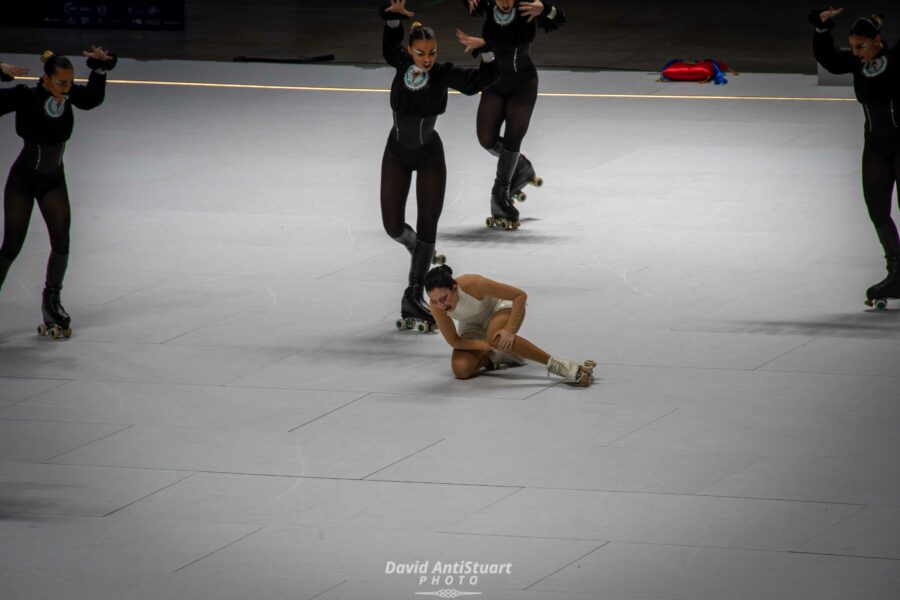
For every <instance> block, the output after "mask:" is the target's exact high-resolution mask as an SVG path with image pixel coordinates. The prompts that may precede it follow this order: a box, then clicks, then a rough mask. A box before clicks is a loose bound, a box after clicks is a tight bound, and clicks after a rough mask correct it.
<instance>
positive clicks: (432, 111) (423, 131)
mask: <svg viewBox="0 0 900 600" xmlns="http://www.w3.org/2000/svg"><path fill="white" fill-rule="evenodd" d="M393 24H394V23H393V22H390V21H389V22H388V23H387V24H385V26H384V35H383V38H382V45H383V53H384V59H385V60H386V61H387V63H388V64H389V65H391V66H392V67H394V69H395V70H396V73H395V75H394V80H393V82H392V83H391V108H392V109H393V111H394V135H395V136H396V138H397V141H399V142H401V143H402V144H403V145H404V146H406V147H416V146H419V145H422V144H425V143H427V142H428V138H429V137H430V136H431V135H432V133H433V131H434V125H435V122H436V121H437V117H438V115H441V114H443V113H444V112H445V111H446V110H447V90H448V89H450V88H452V89H454V90H458V91H459V92H462V93H463V94H466V95H467V96H472V95H474V94H477V93H478V92H480V91H482V90H484V89H485V88H487V87H489V86H490V85H491V84H492V83H494V82H495V81H496V80H497V78H498V77H499V75H500V74H499V72H498V70H497V67H496V65H495V63H494V61H493V60H491V58H492V57H483V59H482V62H481V66H480V67H479V68H477V69H474V68H465V67H457V66H455V65H453V63H436V64H435V65H434V66H432V67H431V69H430V70H429V71H427V72H423V71H420V70H418V69H417V68H416V66H415V63H414V62H413V59H412V56H410V55H409V52H408V51H407V50H406V48H404V47H403V37H404V34H403V27H401V26H400V25H399V22H398V23H397V24H396V25H395V26H393V27H392V26H391V25H393Z"/></svg>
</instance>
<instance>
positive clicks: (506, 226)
mask: <svg viewBox="0 0 900 600" xmlns="http://www.w3.org/2000/svg"><path fill="white" fill-rule="evenodd" d="M500 229H509V223H508V222H507V221H500Z"/></svg>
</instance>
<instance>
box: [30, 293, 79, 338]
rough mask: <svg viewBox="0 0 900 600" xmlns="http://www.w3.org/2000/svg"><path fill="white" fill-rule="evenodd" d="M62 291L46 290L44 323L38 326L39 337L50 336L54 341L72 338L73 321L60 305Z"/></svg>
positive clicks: (43, 303)
mask: <svg viewBox="0 0 900 600" xmlns="http://www.w3.org/2000/svg"><path fill="white" fill-rule="evenodd" d="M60 290H61V288H44V295H43V296H44V298H43V302H42V303H41V313H42V314H43V317H44V322H43V323H41V324H40V325H38V335H41V336H44V335H48V336H50V337H52V338H53V339H54V340H58V339H59V338H61V337H65V338H69V337H72V328H71V327H69V324H70V323H71V322H72V319H71V318H70V317H69V314H68V313H67V312H66V309H64V308H63V306H62V304H61V303H60V297H59V293H60Z"/></svg>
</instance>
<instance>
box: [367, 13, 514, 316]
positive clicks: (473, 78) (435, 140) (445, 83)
mask: <svg viewBox="0 0 900 600" xmlns="http://www.w3.org/2000/svg"><path fill="white" fill-rule="evenodd" d="M379 12H380V14H381V17H382V18H383V19H384V20H385V21H386V23H385V26H384V37H383V51H384V58H385V60H386V61H387V62H388V64H389V65H391V66H392V67H394V68H395V69H396V74H395V75H394V80H393V83H392V84H391V108H392V109H393V111H394V126H393V127H392V128H391V132H390V134H389V135H388V140H387V146H386V147H385V149H384V158H383V159H382V163H381V217H382V221H383V223H384V229H385V231H386V232H387V234H388V235H389V236H391V238H392V239H394V240H395V241H397V242H399V243H401V244H403V246H405V247H406V249H407V250H409V252H410V254H411V255H412V261H411V264H410V268H409V285H408V287H407V288H406V291H405V292H404V293H403V299H402V300H401V303H400V314H401V319H400V320H399V321H398V322H397V326H398V327H399V328H401V329H403V328H416V329H418V330H419V331H428V330H431V329H432V328H433V326H434V317H433V316H432V315H431V311H429V310H428V306H427V305H426V304H425V301H424V299H423V298H424V287H423V286H424V282H425V274H426V273H427V272H428V269H429V267H430V266H431V264H432V261H434V260H435V259H436V258H437V257H436V255H435V251H434V245H435V240H436V238H437V224H438V219H439V218H440V216H441V210H442V209H443V207H444V190H445V187H446V184H447V167H446V165H445V163H444V147H443V145H442V143H441V138H440V136H439V135H438V133H437V131H435V129H434V126H435V123H436V122H437V117H438V115H440V114H442V113H443V112H444V111H445V110H446V108H447V89H448V88H453V89H455V90H459V91H460V92H462V93H463V94H466V95H473V94H476V93H478V92H480V91H481V90H483V89H485V88H486V87H488V86H489V85H491V84H492V83H493V82H494V81H496V79H497V77H498V72H497V69H496V67H495V65H494V64H493V55H492V54H491V53H490V52H485V53H484V54H483V55H482V61H481V66H480V67H479V68H478V69H469V68H461V67H455V66H453V64H451V63H438V62H437V42H436V40H435V35H434V32H433V31H432V30H431V29H430V28H428V27H423V26H422V25H421V24H420V23H413V24H412V27H411V28H410V33H409V43H408V45H407V46H406V47H404V45H403V28H402V27H401V25H400V20H401V19H406V18H409V17H411V16H413V14H414V13H412V12H410V11H408V10H406V0H391V3H390V5H386V6H384V7H382V8H381V9H380V11H379ZM413 171H415V172H416V173H417V174H416V199H417V204H418V221H417V223H416V228H415V229H413V228H412V227H411V226H409V225H408V224H407V223H406V199H407V195H408V194H409V188H410V184H411V183H412V174H413ZM438 262H439V261H438Z"/></svg>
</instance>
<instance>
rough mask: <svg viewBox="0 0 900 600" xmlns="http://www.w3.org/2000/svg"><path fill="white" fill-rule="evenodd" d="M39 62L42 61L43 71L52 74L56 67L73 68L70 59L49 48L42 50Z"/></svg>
mask: <svg viewBox="0 0 900 600" xmlns="http://www.w3.org/2000/svg"><path fill="white" fill-rule="evenodd" d="M41 62H42V63H44V73H45V74H46V75H53V74H54V73H56V70H57V69H74V67H73V66H72V61H71V60H69V59H68V58H66V57H65V56H58V55H56V54H53V52H52V51H50V50H44V53H43V54H41Z"/></svg>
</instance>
